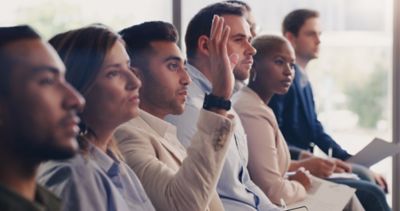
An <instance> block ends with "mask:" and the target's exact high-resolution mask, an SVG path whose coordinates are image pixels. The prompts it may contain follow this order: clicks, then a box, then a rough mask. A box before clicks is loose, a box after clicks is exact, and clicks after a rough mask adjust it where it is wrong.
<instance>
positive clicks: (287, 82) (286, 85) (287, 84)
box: [281, 79, 292, 87]
mask: <svg viewBox="0 0 400 211" xmlns="http://www.w3.org/2000/svg"><path fill="white" fill-rule="evenodd" d="M281 83H282V84H283V85H284V86H285V87H289V86H290V85H291V84H292V80H291V79H285V80H282V81H281Z"/></svg>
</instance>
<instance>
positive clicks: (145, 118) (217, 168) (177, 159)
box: [114, 110, 234, 211]
mask: <svg viewBox="0 0 400 211" xmlns="http://www.w3.org/2000/svg"><path fill="white" fill-rule="evenodd" d="M233 124H234V121H232V120H231V119H229V118H225V117H222V116H220V115H217V114H215V113H213V112H209V111H205V110H203V111H201V114H200V118H199V120H198V124H197V125H198V132H197V133H196V135H195V136H194V137H193V139H192V143H191V146H190V147H189V148H188V149H187V151H186V150H185V148H184V147H183V146H182V145H181V144H180V142H179V140H178V139H177V136H176V128H175V126H173V125H172V124H170V123H168V122H166V121H164V120H161V119H159V118H157V117H155V116H152V115H151V114H149V113H147V112H145V111H140V115H139V116H138V117H137V118H135V119H132V120H130V121H129V122H127V123H124V124H123V125H121V126H120V127H118V128H117V130H116V131H115V133H114V137H115V138H116V139H117V142H118V146H119V148H120V150H121V152H122V154H123V155H124V157H125V159H126V162H127V164H128V165H129V166H130V167H131V168H132V169H133V170H134V171H135V173H136V174H137V176H138V177H139V179H140V180H141V182H142V184H143V187H144V189H145V190H146V193H147V194H148V196H149V198H150V200H151V201H152V203H153V205H154V207H155V208H156V210H166V211H171V210H181V211H197V210H198V211H203V210H206V209H209V210H212V211H214V210H224V209H223V206H222V202H221V201H220V199H219V197H218V195H217V193H216V191H215V189H216V185H217V181H218V179H219V176H220V174H221V170H222V167H223V163H224V160H225V153H226V151H227V148H228V146H229V141H230V140H231V136H232V132H233V128H234V125H233Z"/></svg>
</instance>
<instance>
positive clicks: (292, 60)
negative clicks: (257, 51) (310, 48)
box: [275, 54, 295, 62]
mask: <svg viewBox="0 0 400 211" xmlns="http://www.w3.org/2000/svg"><path fill="white" fill-rule="evenodd" d="M278 57H280V58H283V59H285V60H286V61H289V62H294V61H295V59H292V58H288V57H285V56H283V55H282V54H277V55H276V56H275V58H278Z"/></svg>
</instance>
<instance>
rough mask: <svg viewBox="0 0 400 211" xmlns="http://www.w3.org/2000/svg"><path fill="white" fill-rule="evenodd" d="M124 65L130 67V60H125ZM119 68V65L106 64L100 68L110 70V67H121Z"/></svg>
mask: <svg viewBox="0 0 400 211" xmlns="http://www.w3.org/2000/svg"><path fill="white" fill-rule="evenodd" d="M126 64H128V66H130V65H131V61H130V60H126ZM121 66H122V65H121V63H114V64H107V65H105V66H103V67H102V68H105V69H107V68H110V67H121Z"/></svg>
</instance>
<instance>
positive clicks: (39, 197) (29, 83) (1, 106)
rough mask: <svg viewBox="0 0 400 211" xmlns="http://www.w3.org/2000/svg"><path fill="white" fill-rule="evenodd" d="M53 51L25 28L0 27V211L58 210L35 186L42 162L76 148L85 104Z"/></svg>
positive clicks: (57, 203) (54, 201)
mask: <svg viewBox="0 0 400 211" xmlns="http://www.w3.org/2000/svg"><path fill="white" fill-rule="evenodd" d="M64 73H65V66H64V64H63V63H62V61H61V60H60V57H59V56H58V55H57V53H56V52H55V51H54V49H53V48H52V47H51V46H50V45H49V44H48V43H47V42H46V41H44V40H42V39H41V37H40V36H39V35H38V34H37V33H36V32H35V31H34V30H33V29H32V28H31V27H29V26H26V25H21V26H12V27H0V140H1V141H0V171H1V174H0V210H2V211H16V210H18V211H39V210H48V211H58V210H60V209H61V200H60V199H59V198H57V197H56V196H55V195H53V194H52V193H50V192H49V191H47V190H46V189H45V188H43V187H42V186H41V185H37V183H36V180H35V178H36V172H37V169H38V166H39V165H40V163H41V162H43V161H46V160H60V159H67V158H71V157H72V156H74V155H75V154H76V152H77V149H78V144H77V141H76V135H77V134H78V123H79V118H78V116H77V112H78V111H80V110H81V109H82V107H83V104H84V100H83V98H82V96H80V95H79V94H78V93H77V92H76V90H75V89H73V88H72V87H71V86H70V85H69V84H68V83H67V82H66V81H65V79H64Z"/></svg>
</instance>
